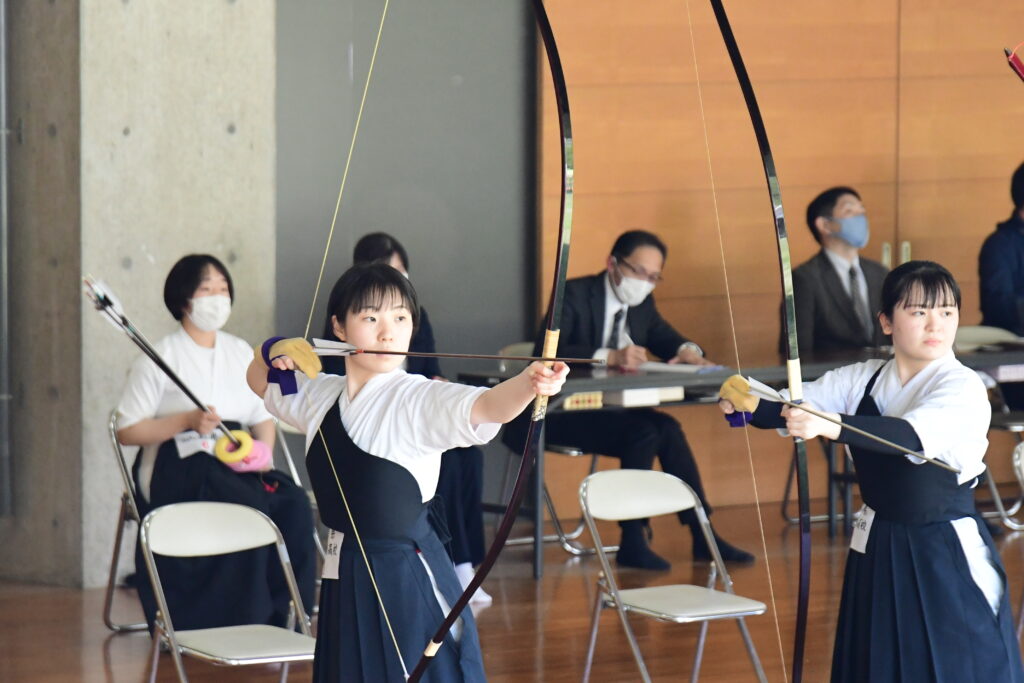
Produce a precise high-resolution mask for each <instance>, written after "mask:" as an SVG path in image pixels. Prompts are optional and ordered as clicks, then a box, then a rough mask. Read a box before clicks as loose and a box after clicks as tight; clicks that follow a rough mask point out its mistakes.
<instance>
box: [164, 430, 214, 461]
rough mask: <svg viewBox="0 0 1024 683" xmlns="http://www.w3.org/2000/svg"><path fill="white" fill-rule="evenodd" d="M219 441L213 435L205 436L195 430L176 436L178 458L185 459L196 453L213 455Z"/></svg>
mask: <svg viewBox="0 0 1024 683" xmlns="http://www.w3.org/2000/svg"><path fill="white" fill-rule="evenodd" d="M216 443H217V439H216V438H214V436H213V435H212V434H208V435H206V436H203V435H202V434H200V433H199V432H197V431H195V430H194V429H190V430H188V431H187V432H181V433H180V434H175V435H174V444H175V445H176V446H177V447H178V457H179V458H181V459H183V460H184V459H185V458H187V457H189V456H190V455H195V454H196V453H213V447H214V445H216Z"/></svg>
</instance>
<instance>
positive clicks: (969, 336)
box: [953, 325, 1019, 353]
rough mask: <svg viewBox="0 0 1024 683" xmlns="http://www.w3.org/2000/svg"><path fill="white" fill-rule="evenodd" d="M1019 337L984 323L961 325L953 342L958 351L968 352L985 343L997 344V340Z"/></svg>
mask: <svg viewBox="0 0 1024 683" xmlns="http://www.w3.org/2000/svg"><path fill="white" fill-rule="evenodd" d="M1017 339H1019V337H1018V336H1017V335H1016V334H1014V333H1013V332H1010V331H1009V330H1004V329H1003V328H1001V327H988V326H986V325H961V326H960V327H958V328H957V330H956V339H955V340H954V342H953V344H954V346H956V349H957V350H958V351H961V352H964V353H968V352H970V351H973V350H975V349H976V348H978V347H979V346H984V345H985V344H998V343H999V342H1005V341H1015V340H1017Z"/></svg>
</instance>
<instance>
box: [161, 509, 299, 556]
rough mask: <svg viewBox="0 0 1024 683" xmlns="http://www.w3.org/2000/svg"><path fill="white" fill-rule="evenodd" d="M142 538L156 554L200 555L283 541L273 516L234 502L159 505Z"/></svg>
mask: <svg viewBox="0 0 1024 683" xmlns="http://www.w3.org/2000/svg"><path fill="white" fill-rule="evenodd" d="M142 540H143V543H144V544H147V545H148V547H149V549H150V550H151V551H153V553H155V554H157V555H166V556H170V557H200V556H205V555H223V554H225V553H233V552H238V551H240V550H250V549H252V548H259V547H261V546H265V545H270V544H273V543H279V542H280V543H283V539H282V538H281V533H280V532H279V531H278V530H277V527H276V526H275V525H274V523H273V522H272V521H270V518H269V517H267V516H266V515H265V514H263V513H262V512H260V511H259V510H256V509H255V508H251V507H246V506H245V505H236V504H234V503H212V502H190V503H174V504H172V505H164V506H163V507H159V508H157V509H155V510H153V511H152V512H150V513H149V514H148V515H146V518H145V519H144V520H142Z"/></svg>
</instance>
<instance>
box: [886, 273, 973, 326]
mask: <svg viewBox="0 0 1024 683" xmlns="http://www.w3.org/2000/svg"><path fill="white" fill-rule="evenodd" d="M910 297H914V300H913V301H911V300H910ZM954 304H955V305H956V307H957V310H959V309H960V285H958V284H957V283H956V279H954V278H953V274H952V273H950V272H949V271H948V270H946V269H945V268H943V267H942V266H940V265H939V264H938V263H935V262H933V261H907V262H906V263H904V264H902V265H900V266H897V267H896V268H893V269H892V270H891V271H889V274H888V275H886V276H885V281H884V282H882V311H881V312H882V313H884V314H885V315H886V317H887V318H889V319H890V320H892V314H893V311H895V310H896V306H899V305H902V306H903V307H904V308H906V307H908V306H922V307H924V308H938V307H940V306H952V305H954Z"/></svg>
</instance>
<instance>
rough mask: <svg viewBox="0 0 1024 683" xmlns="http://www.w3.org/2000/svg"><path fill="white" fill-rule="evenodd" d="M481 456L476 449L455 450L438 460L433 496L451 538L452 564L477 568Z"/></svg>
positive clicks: (480, 535) (481, 527) (480, 557)
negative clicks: (438, 501) (441, 505)
mask: <svg viewBox="0 0 1024 683" xmlns="http://www.w3.org/2000/svg"><path fill="white" fill-rule="evenodd" d="M483 482H484V454H483V451H481V450H480V449H479V448H477V447H476V446H470V447H469V448H455V449H452V450H450V451H446V452H445V453H444V454H443V455H442V456H441V473H440V475H439V478H438V481H437V495H439V496H441V497H442V498H443V499H444V509H445V521H446V522H447V523H448V533H449V534H451V542H450V552H451V557H452V562H454V563H455V564H462V563H463V562H469V563H471V564H473V565H478V564H480V563H481V562H483V559H484V515H483V507H482V503H481V497H482V496H483Z"/></svg>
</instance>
